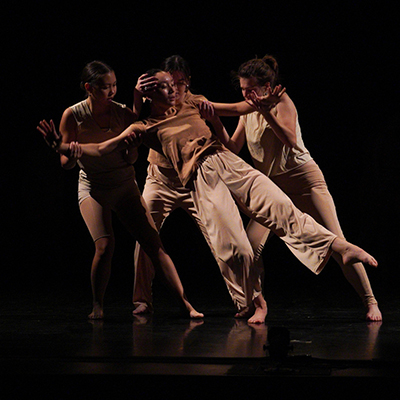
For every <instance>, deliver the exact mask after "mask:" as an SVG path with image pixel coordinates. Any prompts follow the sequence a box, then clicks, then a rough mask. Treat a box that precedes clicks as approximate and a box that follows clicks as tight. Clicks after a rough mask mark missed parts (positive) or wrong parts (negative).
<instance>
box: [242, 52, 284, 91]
mask: <svg viewBox="0 0 400 400" xmlns="http://www.w3.org/2000/svg"><path fill="white" fill-rule="evenodd" d="M236 78H237V79H238V80H239V84H240V88H241V90H242V94H243V97H244V98H247V97H248V95H249V94H250V93H251V92H252V91H255V92H256V93H257V94H258V95H263V94H264V93H265V91H266V90H267V88H268V87H271V88H272V89H273V88H274V87H275V86H276V85H277V83H278V63H277V61H276V60H275V58H274V57H272V56H270V55H266V56H264V57H263V58H254V59H252V60H249V61H246V62H245V63H243V64H242V65H241V66H240V67H239V70H238V72H237V73H236Z"/></svg>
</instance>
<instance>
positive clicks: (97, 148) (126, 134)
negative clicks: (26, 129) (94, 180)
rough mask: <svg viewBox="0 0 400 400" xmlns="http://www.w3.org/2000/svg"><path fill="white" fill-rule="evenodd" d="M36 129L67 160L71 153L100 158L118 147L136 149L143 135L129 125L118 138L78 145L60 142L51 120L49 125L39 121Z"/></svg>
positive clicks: (136, 128)
mask: <svg viewBox="0 0 400 400" xmlns="http://www.w3.org/2000/svg"><path fill="white" fill-rule="evenodd" d="M37 129H38V130H39V131H40V132H41V133H42V135H43V137H44V139H45V141H46V143H48V144H49V145H50V147H52V148H53V149H55V150H56V151H58V152H59V153H60V154H61V155H63V156H65V157H67V158H68V157H70V156H71V152H75V153H76V154H78V155H79V156H80V155H82V154H86V155H88V156H93V157H101V156H102V155H104V154H108V153H110V152H112V151H113V150H115V149H116V148H117V147H120V148H121V150H122V149H126V148H127V147H128V146H134V147H137V146H139V145H140V144H141V142H142V133H143V129H141V128H139V127H138V126H136V125H130V126H129V127H128V128H127V129H125V130H124V131H123V132H122V133H121V134H119V135H118V136H116V137H114V138H111V139H109V140H106V141H104V142H101V143H83V144H80V143H77V142H70V143H65V142H64V141H62V135H61V134H59V133H58V132H57V130H56V128H55V126H54V123H53V121H52V120H51V121H50V123H48V122H47V121H45V120H43V121H40V123H39V126H38V127H37ZM78 158H79V157H78Z"/></svg>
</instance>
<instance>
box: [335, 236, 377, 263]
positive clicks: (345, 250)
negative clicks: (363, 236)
mask: <svg viewBox="0 0 400 400" xmlns="http://www.w3.org/2000/svg"><path fill="white" fill-rule="evenodd" d="M332 250H333V251H334V252H336V253H338V254H339V255H340V256H341V257H342V262H343V264H344V265H351V264H354V263H356V262H362V263H364V264H368V265H370V266H371V267H377V266H378V262H377V261H376V260H375V258H374V257H372V256H371V255H370V254H368V253H367V252H366V251H365V250H363V249H361V248H360V247H358V246H356V245H354V244H351V243H349V242H347V241H345V240H343V239H340V238H336V239H335V240H334V241H333V243H332Z"/></svg>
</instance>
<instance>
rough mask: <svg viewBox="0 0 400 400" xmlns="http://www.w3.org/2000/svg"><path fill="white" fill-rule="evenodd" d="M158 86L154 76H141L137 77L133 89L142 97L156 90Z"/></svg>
mask: <svg viewBox="0 0 400 400" xmlns="http://www.w3.org/2000/svg"><path fill="white" fill-rule="evenodd" d="M157 86H158V79H157V78H156V77H155V76H149V75H147V74H143V75H141V76H139V78H138V80H137V83H136V86H135V89H136V90H137V91H138V92H139V93H140V94H141V95H142V96H146V95H147V94H149V93H152V92H154V91H155V90H156V88H157Z"/></svg>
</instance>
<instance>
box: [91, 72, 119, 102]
mask: <svg viewBox="0 0 400 400" xmlns="http://www.w3.org/2000/svg"><path fill="white" fill-rule="evenodd" d="M85 88H86V90H87V91H88V93H89V96H90V97H91V98H92V99H93V100H95V101H98V102H101V103H111V101H112V100H113V98H114V96H115V95H116V94H117V78H116V77H115V73H114V72H109V73H108V74H105V75H103V76H102V77H101V78H100V79H99V80H98V81H97V82H96V83H95V84H94V85H90V84H88V83H87V84H86V85H85Z"/></svg>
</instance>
